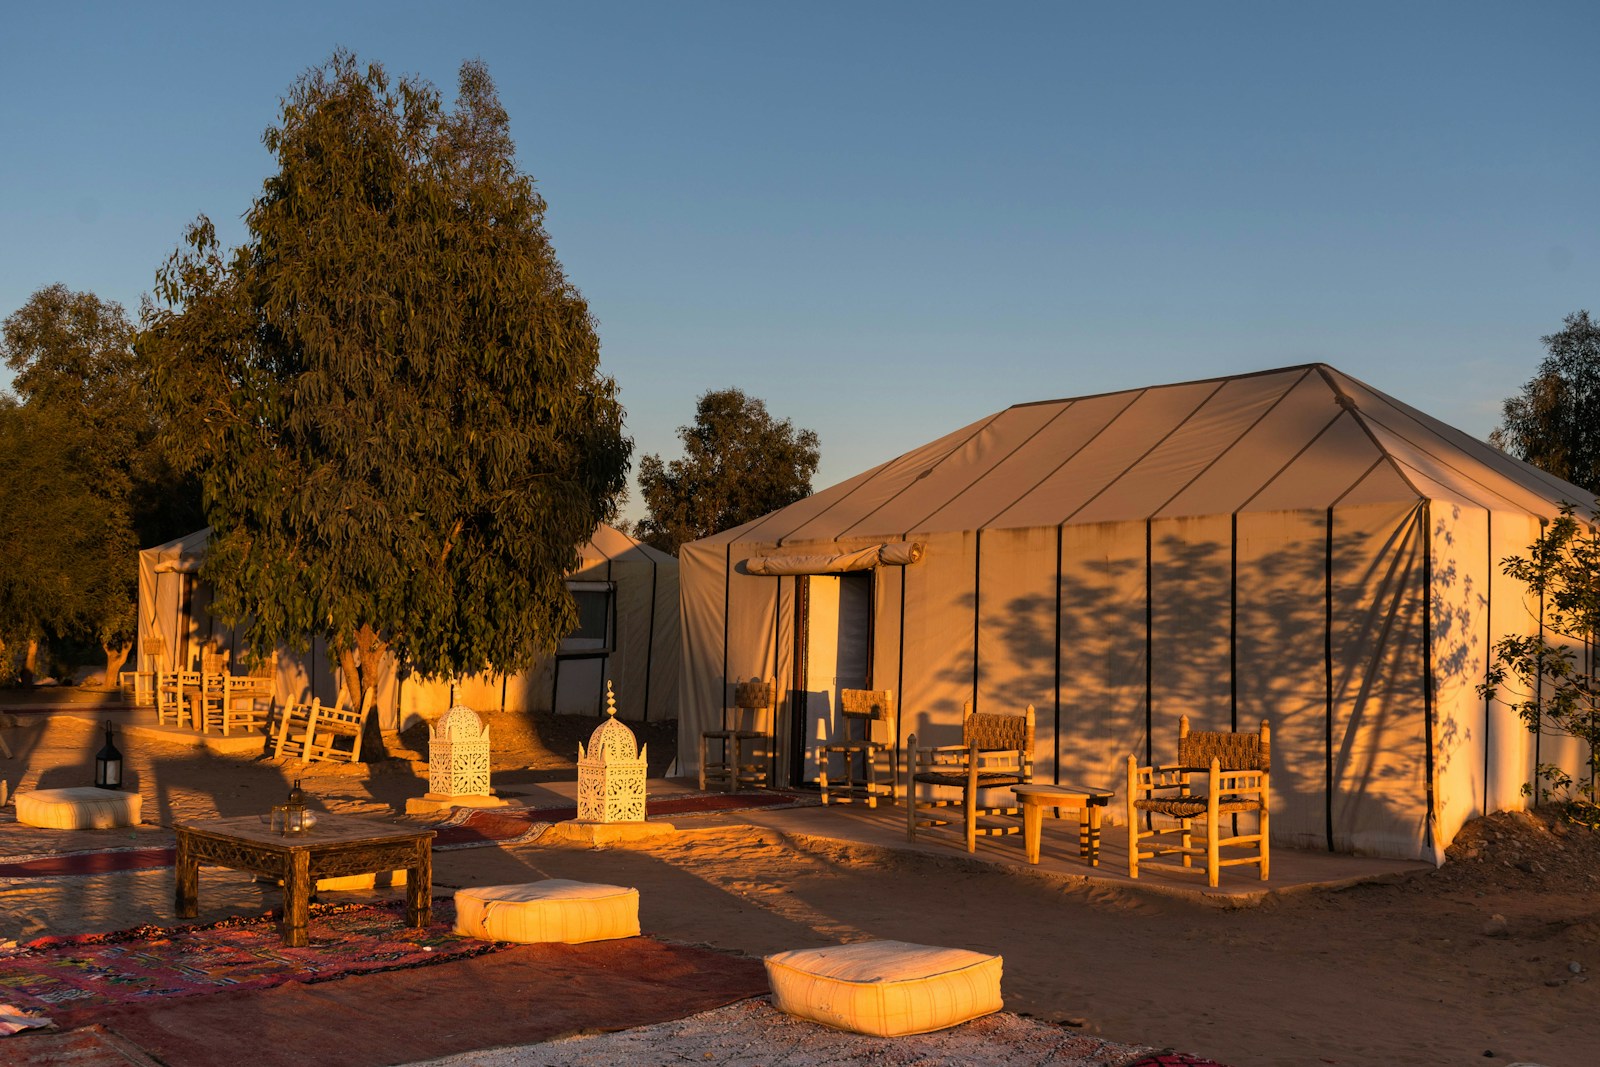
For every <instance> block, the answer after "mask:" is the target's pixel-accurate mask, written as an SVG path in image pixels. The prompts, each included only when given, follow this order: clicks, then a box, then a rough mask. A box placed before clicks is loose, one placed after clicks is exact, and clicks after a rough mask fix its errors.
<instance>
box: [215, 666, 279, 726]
mask: <svg viewBox="0 0 1600 1067" xmlns="http://www.w3.org/2000/svg"><path fill="white" fill-rule="evenodd" d="M277 679H278V657H277V656H276V655H273V656H272V657H270V658H269V659H268V660H267V661H266V662H265V663H263V664H262V665H261V666H259V667H256V668H254V669H253V670H251V671H250V673H249V674H230V675H227V676H226V680H225V688H224V689H223V692H222V732H223V734H224V735H226V734H227V733H229V732H230V731H232V730H247V731H248V730H262V731H265V730H266V729H267V724H268V723H269V722H271V721H272V696H273V688H274V686H275V685H276V684H277Z"/></svg>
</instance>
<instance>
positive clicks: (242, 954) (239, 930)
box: [0, 899, 505, 1025]
mask: <svg viewBox="0 0 1600 1067" xmlns="http://www.w3.org/2000/svg"><path fill="white" fill-rule="evenodd" d="M404 915H405V908H404V905H403V904H401V903H399V902H390V903H387V904H313V905H312V906H311V916H310V924H309V927H308V930H307V933H308V936H309V939H310V944H308V945H307V946H306V947H305V948H289V947H288V946H286V945H284V944H283V938H282V935H280V934H279V932H278V929H277V924H276V921H275V918H274V915H273V914H272V913H269V914H267V915H260V916H254V917H250V918H234V919H223V920H221V921H220V922H214V923H207V924H204V925H196V926H176V927H162V926H136V927H134V928H132V929H130V930H119V931H116V932H115V933H109V934H77V935H74V936H70V937H40V938H36V939H35V940H33V941H29V942H27V943H26V944H24V945H20V946H18V947H17V948H14V949H10V950H6V951H0V1000H4V1001H6V1002H8V1003H10V1004H14V1005H16V1006H17V1007H18V1008H21V1009H23V1011H24V1012H26V1013H27V1014H29V1015H45V1016H49V1017H50V1018H51V1019H52V1020H53V1021H54V1022H55V1023H56V1024H57V1025H65V1024H66V1022H68V1021H74V1020H76V1021H83V1022H87V1021H89V1020H90V1019H92V1018H93V1017H94V1016H95V1015H96V1014H97V1013H98V1012H99V1011H101V1010H103V1009H105V1008H107V1007H110V1006H115V1005H121V1004H130V1003H147V1004H148V1003H154V1002H157V1001H163V1002H164V1001H166V1000H168V999H170V998H173V997H193V996H202V995H205V994H209V993H217V992H221V991H223V990H237V989H268V988H271V987H273V986H277V985H282V984H283V983H285V982H306V983H313V982H327V981H332V980H333V979H336V978H345V977H348V976H350V975H357V974H372V973H375V972H378V971H392V970H399V969H403V968H408V967H421V966H426V965H430V964H437V963H445V962H448V961H450V960H459V959H470V958H471V957H474V956H481V955H483V954H485V953H488V952H495V951H498V950H499V949H502V948H504V947H505V946H504V945H503V944H500V943H497V942H492V941H480V940H477V939H475V938H469V937H458V936H456V935H455V934H454V933H452V932H451V925H452V922H453V920H454V918H455V909H454V904H453V902H451V901H450V900H449V899H445V900H441V901H435V903H434V908H433V922H432V923H431V924H430V925H429V926H427V927H424V928H423V929H420V930H416V929H412V928H410V927H407V926H405V925H404Z"/></svg>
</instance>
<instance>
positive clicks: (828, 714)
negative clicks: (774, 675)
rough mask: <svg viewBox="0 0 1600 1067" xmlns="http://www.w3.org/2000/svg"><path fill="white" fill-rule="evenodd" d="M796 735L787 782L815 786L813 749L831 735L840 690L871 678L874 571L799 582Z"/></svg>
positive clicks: (816, 576)
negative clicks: (788, 780)
mask: <svg viewBox="0 0 1600 1067" xmlns="http://www.w3.org/2000/svg"><path fill="white" fill-rule="evenodd" d="M798 585H799V590H800V596H799V597H798V598H797V608H798V612H799V618H798V619H797V620H796V625H795V629H794V632H795V644H796V646H797V647H796V648H795V659H794V662H795V673H796V676H797V677H796V679H795V687H794V708H793V710H794V714H792V715H791V716H790V721H791V723H792V724H793V725H792V728H793V731H794V736H793V742H794V743H793V744H791V745H790V753H791V759H790V780H791V781H792V782H794V783H795V784H797V785H799V784H804V785H811V784H815V783H816V780H817V774H818V766H817V758H816V752H817V746H818V745H820V744H823V743H825V742H827V741H829V740H830V739H832V738H833V737H834V736H835V732H836V731H837V729H838V723H837V720H836V717H835V709H837V708H838V706H839V690H840V689H865V688H867V683H868V681H869V679H870V678H871V677H872V572H871V571H859V572H855V573H850V574H841V575H831V574H829V575H823V574H813V575H808V576H805V577H802V578H800V579H798Z"/></svg>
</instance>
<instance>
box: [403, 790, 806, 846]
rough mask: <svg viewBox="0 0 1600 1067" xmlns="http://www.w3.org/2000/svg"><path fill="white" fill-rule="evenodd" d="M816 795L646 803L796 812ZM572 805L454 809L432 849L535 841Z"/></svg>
mask: <svg viewBox="0 0 1600 1067" xmlns="http://www.w3.org/2000/svg"><path fill="white" fill-rule="evenodd" d="M819 803H821V801H820V800H819V799H818V796H817V794H815V793H784V792H779V791H776V790H774V791H767V792H761V793H692V794H689V795H688V796H676V797H662V798H660V799H657V800H649V801H646V802H645V814H646V815H647V816H648V817H650V818H652V819H659V818H662V817H663V816H667V815H710V814H714V813H716V812H722V811H748V810H753V809H761V808H800V807H808V806H811V805H814V804H819ZM577 817H578V809H577V808H576V807H575V806H562V807H554V808H456V809H455V812H454V814H452V816H451V817H450V818H449V819H448V820H446V821H445V822H442V823H440V824H439V825H438V826H436V827H435V828H434V829H435V831H436V833H437V836H435V837H434V839H433V847H434V848H470V847H472V846H473V845H498V844H509V843H512V842H517V841H521V840H523V839H528V838H533V837H537V836H538V834H539V833H540V832H542V831H543V829H544V828H545V827H546V826H549V825H550V824H551V823H558V822H563V821H565V820H567V819H576V818H577Z"/></svg>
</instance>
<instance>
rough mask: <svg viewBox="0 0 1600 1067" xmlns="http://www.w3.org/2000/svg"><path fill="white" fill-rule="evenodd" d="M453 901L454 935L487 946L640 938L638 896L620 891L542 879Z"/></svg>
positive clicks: (469, 892)
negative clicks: (491, 944)
mask: <svg viewBox="0 0 1600 1067" xmlns="http://www.w3.org/2000/svg"><path fill="white" fill-rule="evenodd" d="M455 899H456V933H458V934H461V935H463V936H465V937H480V938H483V939H484V940H486V941H519V942H523V943H532V942H538V941H561V942H564V943H566V944H569V945H577V944H581V943H583V942H585V941H606V940H609V939H611V938H615V937H635V936H637V935H638V933H639V891H638V890H637V889H628V888H625V887H623V886H620V885H599V884H597V883H594V882H573V881H569V880H568V879H565V878H546V879H545V880H544V881H542V882H526V883H523V884H521V885H488V886H478V887H475V888H471V889H458V890H456V898H455Z"/></svg>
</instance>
